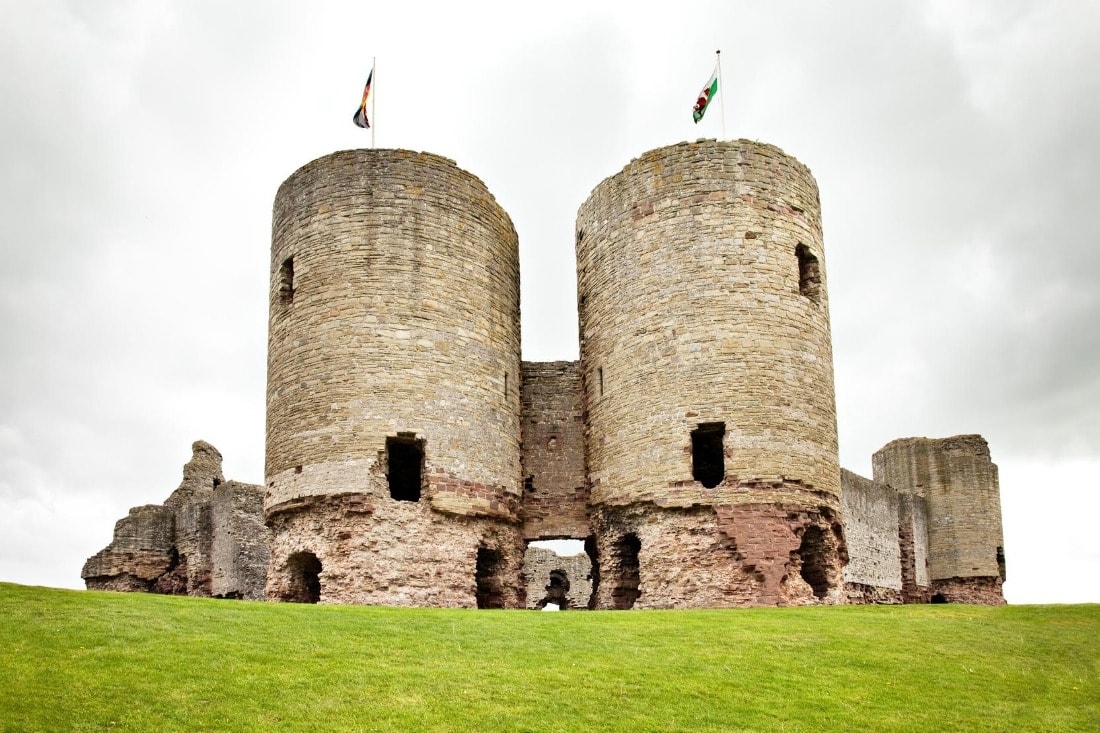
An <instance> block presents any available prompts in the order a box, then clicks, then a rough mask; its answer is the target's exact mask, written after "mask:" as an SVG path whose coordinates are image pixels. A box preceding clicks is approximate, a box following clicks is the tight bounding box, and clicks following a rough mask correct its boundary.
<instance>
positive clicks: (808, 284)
mask: <svg viewBox="0 0 1100 733" xmlns="http://www.w3.org/2000/svg"><path fill="white" fill-rule="evenodd" d="M794 253H795V255H796V256H797V257H798V292H799V293H800V294H801V295H804V296H806V297H807V298H809V299H810V300H812V301H813V302H815V303H817V302H820V299H821V267H820V266H819V265H818V262H817V258H816V257H814V255H813V253H812V252H810V248H809V247H807V246H806V245H804V244H799V245H798V246H797V247H795V248H794Z"/></svg>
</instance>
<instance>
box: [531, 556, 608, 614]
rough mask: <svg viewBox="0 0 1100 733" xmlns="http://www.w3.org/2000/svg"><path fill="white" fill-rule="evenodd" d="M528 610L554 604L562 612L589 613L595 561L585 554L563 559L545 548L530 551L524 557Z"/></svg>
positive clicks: (563, 557)
mask: <svg viewBox="0 0 1100 733" xmlns="http://www.w3.org/2000/svg"><path fill="white" fill-rule="evenodd" d="M523 577H524V578H525V580H526V583H527V608H533V609H541V608H544V607H545V606H546V605H547V604H550V603H553V604H554V605H556V606H558V608H560V609H561V610H563V611H564V610H582V609H587V608H588V604H589V601H590V600H591V599H592V561H591V560H590V559H589V557H588V555H586V554H584V553H583V552H582V553H580V554H577V555H567V556H562V555H559V554H557V553H556V552H554V551H553V550H551V549H548V548H545V547H530V546H528V548H527V552H526V553H525V554H524V556H523Z"/></svg>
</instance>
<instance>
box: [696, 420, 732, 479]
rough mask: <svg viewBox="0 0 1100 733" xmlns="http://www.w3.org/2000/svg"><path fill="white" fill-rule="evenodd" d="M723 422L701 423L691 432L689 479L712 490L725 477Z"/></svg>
mask: <svg viewBox="0 0 1100 733" xmlns="http://www.w3.org/2000/svg"><path fill="white" fill-rule="evenodd" d="M725 435H726V424H725V423H724V422H703V423H699V426H698V427H697V428H695V429H694V430H692V431H691V477H692V478H693V479H695V480H696V481H698V482H699V483H701V484H702V485H703V486H704V487H706V488H708V489H713V488H714V487H715V486H717V485H718V484H720V483H722V480H723V479H724V478H725V477H726V454H725V449H724V448H723V446H722V439H723V438H724V437H725Z"/></svg>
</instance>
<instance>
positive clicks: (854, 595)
mask: <svg viewBox="0 0 1100 733" xmlns="http://www.w3.org/2000/svg"><path fill="white" fill-rule="evenodd" d="M844 595H845V596H846V597H847V599H848V603H852V604H856V605H871V604H874V605H889V606H892V605H899V604H902V603H905V602H906V601H905V596H904V594H903V593H902V592H901V591H900V590H897V589H894V588H879V587H877V586H874V585H866V584H864V583H845V584H844Z"/></svg>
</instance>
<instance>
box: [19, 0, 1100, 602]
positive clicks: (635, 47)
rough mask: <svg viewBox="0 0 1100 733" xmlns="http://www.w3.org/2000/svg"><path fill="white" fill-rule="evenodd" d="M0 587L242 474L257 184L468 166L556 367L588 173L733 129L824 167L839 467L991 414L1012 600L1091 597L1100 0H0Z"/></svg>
mask: <svg viewBox="0 0 1100 733" xmlns="http://www.w3.org/2000/svg"><path fill="white" fill-rule="evenodd" d="M0 11H2V17H3V18H4V22H3V23H2V24H0V93H2V97H0V99H2V101H0V146H2V164H0V213H2V226H3V232H2V236H0V248H2V249H0V252H2V256H3V259H2V262H0V336H2V341H0V344H2V347H0V348H2V352H0V580H5V581H13V582H18V583H26V584H36V585H50V586H61V587H83V583H82V582H81V580H80V569H81V566H82V564H83V562H84V560H85V558H87V557H88V556H89V555H92V554H94V553H95V552H97V551H99V550H100V549H102V548H103V547H104V546H105V545H106V544H107V543H108V542H109V541H110V539H111V532H112V528H113V525H114V522H115V521H116V520H117V519H119V518H120V517H122V516H124V515H125V514H126V512H127V510H128V508H129V507H131V506H135V505H139V504H148V503H160V502H162V501H163V500H164V499H165V498H167V496H168V494H169V493H171V491H172V490H173V489H174V488H175V487H176V486H177V485H178V483H179V480H180V475H181V474H180V471H181V468H182V466H183V464H184V463H185V462H186V461H187V460H188V459H189V458H190V445H191V442H192V441H194V440H195V439H198V438H202V439H205V440H208V441H210V442H211V443H213V444H214V445H215V446H217V447H218V448H219V449H220V450H221V452H222V454H223V455H224V456H225V473H226V476H227V477H228V478H234V479H237V480H241V481H247V482H252V483H262V482H263V479H264V477H263V450H264V443H263V441H264V390H265V368H266V361H265V360H266V339H267V333H266V331H267V292H268V290H267V289H268V252H269V247H270V216H271V204H272V201H273V198H274V195H275V191H276V189H277V188H278V186H279V184H280V183H281V182H282V181H283V180H284V179H285V178H286V177H287V176H289V175H290V174H291V173H292V172H294V170H296V169H297V168H298V167H300V166H301V165H304V164H305V163H307V162H309V161H310V160H312V159H314V158H317V157H319V156H321V155H324V154H327V153H330V152H332V151H335V150H340V149H346V148H355V147H366V146H369V145H370V132H369V131H365V130H360V129H358V128H356V127H355V126H354V125H353V124H352V122H351V115H352V113H353V111H354V110H355V107H356V105H357V104H358V101H359V96H360V94H361V91H362V86H363V82H364V80H365V77H366V74H367V71H368V70H369V68H370V61H371V58H372V57H377V59H378V66H377V72H376V77H375V90H376V94H377V115H376V119H375V120H374V122H375V125H376V132H377V145H378V147H386V148H408V149H411V150H425V151H430V152H433V153H438V154H440V155H444V156H446V157H449V158H452V159H454V160H455V161H456V162H457V163H458V165H459V166H460V167H462V168H464V169H466V170H468V171H470V172H471V173H473V174H475V175H477V176H478V177H480V178H481V179H482V180H483V181H485V183H486V184H487V185H488V187H489V189H490V190H491V191H492V192H493V193H494V195H495V196H496V197H497V200H498V201H499V202H500V203H501V205H502V206H503V207H504V209H505V210H506V211H507V212H508V213H509V214H510V215H511V217H512V220H513V222H514V223H515V227H516V230H517V231H518V233H519V240H520V258H521V268H522V278H523V280H522V282H523V287H522V310H523V352H524V358H525V359H531V360H548V359H574V358H576V356H577V325H576V324H577V321H576V306H575V297H576V293H575V271H574V254H573V235H572V232H573V228H574V221H575V217H576V211H577V208H578V207H579V206H580V204H581V203H582V202H583V201H584V200H585V199H586V198H587V197H588V194H589V193H590V192H591V190H592V188H593V187H594V186H596V184H598V183H599V182H600V181H601V180H602V179H603V178H605V177H607V176H609V175H612V174H614V173H616V172H618V171H619V170H620V169H621V168H622V167H623V166H624V165H626V164H627V163H628V162H629V161H630V160H631V158H633V157H636V156H637V155H639V154H640V153H642V152H644V151H646V150H650V149H652V148H656V147H660V146H664V145H670V144H674V143H677V142H681V141H683V140H694V139H696V138H700V137H721V136H722V127H721V115H720V114H719V110H718V109H713V108H712V110H711V111H710V112H708V114H707V116H706V118H705V119H704V120H703V122H702V123H701V124H699V125H698V126H696V125H694V124H692V121H691V106H692V104H693V102H694V101H695V97H696V94H697V92H698V91H699V89H700V88H701V87H702V86H703V84H704V82H706V81H707V79H708V77H709V75H710V73H711V70H712V69H713V67H714V51H715V50H716V49H719V48H720V49H721V50H722V71H723V82H724V88H723V89H722V91H721V92H720V95H719V99H720V101H722V102H723V104H724V108H725V116H726V137H728V138H738V137H744V138H749V139H753V140H759V141H762V142H768V143H773V144H775V145H778V146H779V147H780V148H782V149H783V150H785V151H786V152H787V153H789V154H791V155H793V156H795V157H797V158H798V159H799V160H801V161H802V162H803V163H805V164H806V165H808V166H809V167H810V169H811V170H812V171H813V173H814V175H815V177H816V178H817V182H818V185H819V186H820V189H821V204H822V215H823V220H824V227H825V264H826V268H827V270H828V275H829V298H830V307H831V313H832V328H833V351H834V359H835V366H836V387H837V408H838V419H839V428H840V443H841V445H840V450H841V462H842V464H843V465H844V466H845V467H846V468H849V469H851V470H853V471H856V472H857V473H860V474H863V475H866V476H870V473H871V469H870V457H871V454H872V453H873V452H874V451H875V450H877V449H878V448H880V447H882V446H883V445H884V444H885V443H887V442H889V441H890V440H893V439H894V438H899V437H908V436H922V435H923V436H928V437H946V436H949V435H954V434H959V433H981V434H982V435H984V436H985V437H986V439H987V440H988V441H989V444H990V450H991V452H992V455H993V460H994V462H996V463H997V464H998V465H999V466H1000V473H1001V499H1002V504H1003V509H1004V531H1005V552H1006V555H1007V560H1008V574H1009V580H1008V582H1007V583H1006V584H1005V595H1006V596H1007V598H1008V599H1009V601H1010V602H1014V603H1043V602H1069V601H1091V602H1100V543H1098V542H1096V540H1095V536H1096V523H1097V519H1098V517H1100V496H1098V491H1097V488H1098V483H1100V480H1098V478H1097V476H1098V475H1100V368H1098V364H1100V287H1098V286H1097V278H1098V276H1100V215H1098V214H1097V206H1098V204H1097V202H1098V201H1100V43H1098V42H1097V40H1096V39H1097V38H1100V3H1094V2H1088V1H1087V0H1081V1H1076V2H1059V1H1051V0H1044V1H1042V2H1038V1H1036V2H1012V1H1006V0H989V1H988V2H958V1H956V0H943V1H941V2H931V1H929V2H915V1H914V2H891V3H883V2H876V1H873V0H867V1H866V2H843V1H842V2H835V1H834V2H821V1H820V0H807V1H805V2H795V1H790V2H770V3H761V2H730V0H723V1H721V2H714V3H703V2H676V3H668V2H662V3H646V2H628V3H584V4H582V3H571V2H557V3H546V4H533V3H519V2H514V1H513V2H504V3H492V4H489V3H484V4H482V3H474V2H466V3H438V4H433V3H418V2H400V3H387V2H354V3H350V2H348V3H326V2H317V1H316V0H314V1H313V2H310V3H308V5H307V4H306V3H290V2H279V3H276V2H263V3H261V2H234V3H229V2H223V1H219V2H194V1H189V2H182V1H179V2H158V1H156V0H137V1H134V2H121V1H119V2H113V1H107V0H100V1H99V2H94V3H93V2H85V1H82V0H74V1H73V2H57V1H47V0H35V1H33V2H32V1H31V0H23V1H22V2H13V1H11V0H0Z"/></svg>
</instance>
